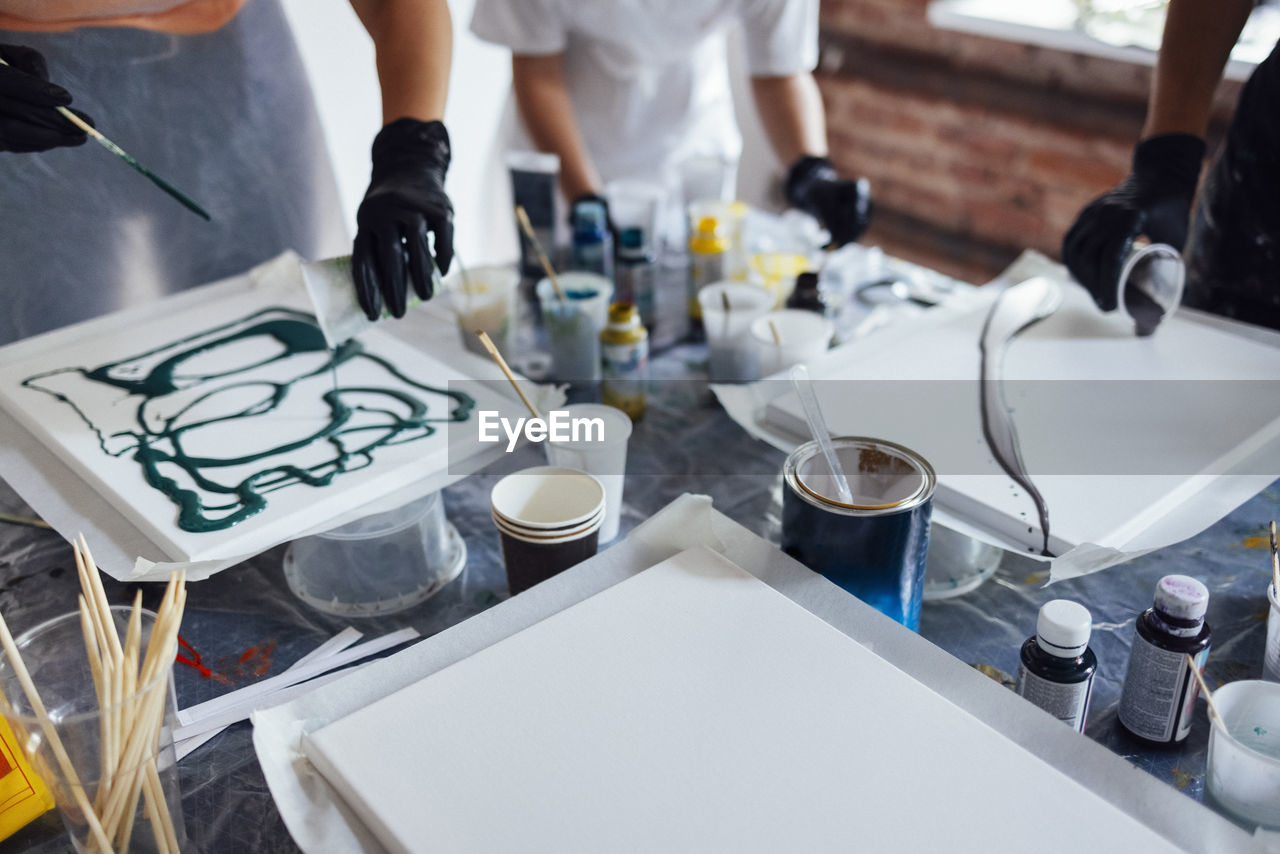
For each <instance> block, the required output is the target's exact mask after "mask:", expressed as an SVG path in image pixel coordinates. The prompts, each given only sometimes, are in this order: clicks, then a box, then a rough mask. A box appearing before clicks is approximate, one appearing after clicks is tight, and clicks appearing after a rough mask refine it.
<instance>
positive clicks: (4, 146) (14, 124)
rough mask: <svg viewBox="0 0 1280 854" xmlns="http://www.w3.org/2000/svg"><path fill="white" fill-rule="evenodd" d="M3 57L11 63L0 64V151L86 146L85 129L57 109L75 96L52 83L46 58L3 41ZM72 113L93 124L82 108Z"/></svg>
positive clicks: (1, 49)
mask: <svg viewBox="0 0 1280 854" xmlns="http://www.w3.org/2000/svg"><path fill="white" fill-rule="evenodd" d="M0 59H3V60H4V61H5V62H6V63H8V64H7V65H0V151H14V152H30V151H47V150H48V149H50V148H58V147H60V146H70V145H83V144H84V141H85V139H87V137H86V136H85V133H84V131H82V130H80V128H78V127H76V126H75V125H73V124H72V123H71V122H69V121H67V119H66V118H65V117H64V116H63V115H62V114H60V113H59V112H58V111H57V110H56V109H55V107H65V106H67V105H68V104H70V103H71V95H70V94H69V93H68V92H67V90H66V89H63V88H62V87H61V86H57V85H55V84H53V83H50V82H49V71H48V69H47V68H46V67H45V64H44V57H43V56H41V55H40V54H39V53H37V52H36V51H34V50H32V49H31V48H29V47H21V46H19V45H11V44H0ZM72 112H74V113H75V114H76V115H77V116H79V117H80V118H82V119H84V120H85V121H86V122H88V123H89V124H90V125H92V124H93V119H91V118H89V117H88V116H86V115H85V114H84V113H82V112H80V111H79V110H73V111H72Z"/></svg>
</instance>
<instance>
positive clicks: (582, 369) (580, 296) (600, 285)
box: [535, 272, 613, 383]
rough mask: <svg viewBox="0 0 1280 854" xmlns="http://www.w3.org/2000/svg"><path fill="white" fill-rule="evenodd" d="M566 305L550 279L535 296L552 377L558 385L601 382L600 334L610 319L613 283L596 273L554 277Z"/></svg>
mask: <svg viewBox="0 0 1280 854" xmlns="http://www.w3.org/2000/svg"><path fill="white" fill-rule="evenodd" d="M557 280H558V281H559V282H560V287H561V288H562V289H563V290H564V292H565V296H566V297H568V299H567V301H561V300H560V298H559V296H558V295H557V294H556V291H555V288H554V287H553V286H552V284H551V281H550V280H549V279H541V280H539V282H538V284H537V286H536V288H535V292H536V293H537V295H538V302H539V303H540V304H541V305H542V318H543V321H544V322H545V323H546V325H547V334H548V336H549V337H550V339H551V376H552V379H554V380H556V381H557V382H567V383H597V382H599V381H600V331H601V330H602V329H604V327H605V323H606V322H607V320H608V316H609V303H610V301H612V299H613V282H611V281H609V280H608V279H606V278H605V277H604V276H599V275H596V274H595V273H580V272H570V273H561V274H560V275H559V276H557Z"/></svg>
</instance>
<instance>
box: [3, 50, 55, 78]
mask: <svg viewBox="0 0 1280 854" xmlns="http://www.w3.org/2000/svg"><path fill="white" fill-rule="evenodd" d="M0 59H3V60H4V61H5V62H7V63H9V65H10V67H12V68H16V69H18V70H19V71H21V72H22V73H24V74H30V75H31V76H32V77H39V78H40V79H41V80H48V79H49V68H48V66H47V65H45V61H44V56H42V55H41V53H40V51H38V50H35V49H34V48H30V47H27V46H26V45H20V44H0ZM0 68H3V66H0Z"/></svg>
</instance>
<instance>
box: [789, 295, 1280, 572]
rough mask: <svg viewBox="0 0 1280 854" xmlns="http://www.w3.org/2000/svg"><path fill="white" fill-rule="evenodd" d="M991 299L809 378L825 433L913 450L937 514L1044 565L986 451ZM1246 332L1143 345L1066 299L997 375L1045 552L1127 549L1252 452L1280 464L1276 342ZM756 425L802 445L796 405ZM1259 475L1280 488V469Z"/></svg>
mask: <svg viewBox="0 0 1280 854" xmlns="http://www.w3.org/2000/svg"><path fill="white" fill-rule="evenodd" d="M997 293H998V291H997V290H996V289H995V288H994V287H993V288H991V289H990V290H989V291H988V292H985V293H980V294H979V297H978V300H977V301H976V303H970V304H966V305H965V307H964V308H962V309H959V310H952V309H947V308H941V309H936V310H933V311H930V312H927V313H925V316H923V317H922V318H921V319H920V321H919V322H918V323H917V324H915V325H914V326H912V327H910V328H903V329H894V330H890V331H888V332H886V333H885V334H882V335H876V336H872V337H870V338H867V339H863V340H861V341H855V342H853V343H851V344H848V345H845V346H843V347H840V348H839V349H837V350H834V351H832V352H831V353H830V354H828V356H827V357H825V358H824V359H823V360H820V361H818V362H815V363H813V364H811V365H810V366H809V368H810V374H811V376H813V377H814V379H815V380H816V381H817V382H816V389H817V393H818V397H819V399H820V401H821V405H822V409H823V412H824V414H825V415H826V418H827V422H828V425H829V427H830V429H831V432H832V433H833V434H834V435H857V436H872V437H876V438H881V439H888V440H890V441H894V442H898V443H900V444H903V445H906V446H907V447H909V448H911V449H913V450H915V451H917V452H918V453H920V454H921V455H922V456H923V457H924V458H925V459H926V460H929V461H930V462H931V463H932V464H933V465H934V468H935V469H936V470H937V472H938V491H937V494H936V501H937V502H938V503H939V504H941V505H942V506H945V507H946V508H947V509H948V510H949V511H951V512H952V513H955V514H956V515H959V516H961V517H963V518H965V519H967V520H969V521H972V522H973V523H975V524H977V525H979V526H980V527H983V528H984V529H986V530H990V531H992V532H994V533H997V534H1001V535H1003V536H1004V537H1007V538H1009V539H1012V540H1013V541H1014V542H1019V543H1022V544H1023V545H1024V547H1026V548H1027V549H1028V550H1035V551H1039V549H1040V546H1041V542H1042V540H1041V532H1040V527H1039V524H1038V522H1037V519H1036V513H1035V509H1034V505H1033V504H1032V502H1031V500H1030V499H1029V498H1028V497H1027V496H1025V495H1023V494H1022V491H1021V490H1020V489H1015V488H1014V484H1013V482H1012V481H1011V480H1010V479H1009V478H1008V477H1007V476H1006V475H1005V474H1004V473H1003V472H1002V471H1001V469H1000V468H999V466H998V465H997V463H996V461H995V459H994V458H993V457H992V456H991V454H990V452H989V450H988V448H987V445H986V442H985V441H984V440H983V437H982V424H981V416H980V410H979V405H978V385H977V378H978V376H979V367H980V356H979V351H978V340H979V336H980V332H981V330H982V325H983V322H984V320H985V319H986V316H987V313H988V310H989V309H990V306H991V303H992V302H993V301H994V299H995V297H996V294H997ZM1252 332H1253V330H1245V329H1244V328H1243V327H1242V325H1240V324H1233V323H1231V322H1229V321H1222V320H1220V319H1217V318H1207V317H1206V316H1203V315H1197V314H1196V313H1194V312H1185V311H1184V312H1178V313H1176V314H1175V315H1173V316H1172V317H1171V318H1169V319H1168V320H1166V321H1165V322H1164V323H1163V324H1162V325H1161V326H1160V328H1159V329H1158V330H1157V332H1156V334H1155V335H1153V336H1151V337H1148V338H1137V337H1135V336H1134V335H1133V332H1132V323H1131V322H1130V321H1128V319H1127V318H1126V317H1124V316H1123V315H1121V314H1112V315H1101V314H1099V313H1098V311H1097V310H1096V309H1095V308H1094V306H1093V304H1092V302H1091V301H1090V298H1089V296H1088V294H1087V293H1085V291H1084V290H1083V289H1082V288H1080V287H1077V286H1075V285H1071V284H1064V285H1063V304H1062V307H1061V308H1060V309H1059V310H1058V311H1057V312H1056V313H1055V314H1054V315H1053V316H1052V317H1050V318H1048V319H1046V320H1044V321H1043V322H1041V323H1040V324H1038V325H1036V326H1033V327H1031V328H1030V329H1028V330H1027V331H1025V332H1024V333H1023V334H1022V335H1021V336H1019V337H1018V338H1016V339H1015V340H1014V343H1013V344H1012V346H1011V347H1010V348H1009V350H1008V352H1007V354H1006V357H1005V363H1004V364H1005V376H1006V379H1007V380H1008V381H1009V382H1008V383H1007V388H1008V390H1009V403H1010V405H1011V406H1012V407H1013V410H1014V423H1015V425H1016V427H1017V430H1018V435H1019V438H1020V440H1021V445H1022V450H1023V456H1024V459H1025V461H1026V464H1027V468H1028V470H1029V471H1030V472H1031V474H1032V479H1033V481H1034V482H1035V484H1036V486H1037V487H1038V488H1039V490H1040V491H1041V493H1042V494H1043V495H1044V496H1045V498H1046V499H1047V502H1048V505H1049V509H1050V516H1051V525H1050V530H1051V533H1052V535H1053V536H1052V538H1051V542H1050V550H1051V551H1052V552H1053V553H1054V554H1062V553H1063V552H1065V551H1067V550H1068V549H1069V548H1071V547H1072V546H1075V545H1078V544H1081V543H1094V544H1097V545H1102V546H1109V547H1112V548H1117V549H1123V547H1124V546H1125V544H1126V543H1129V542H1130V541H1132V540H1133V539H1134V537H1136V536H1138V535H1140V534H1141V533H1142V532H1143V531H1145V530H1146V529H1147V528H1148V527H1149V526H1151V525H1152V524H1154V523H1155V522H1156V521H1158V520H1159V519H1160V518H1161V517H1163V516H1164V515H1165V514H1166V513H1168V512H1169V511H1170V509H1171V508H1173V507H1176V506H1179V505H1180V504H1182V503H1183V502H1187V501H1194V500H1195V498H1196V495H1197V493H1198V492H1200V490H1202V489H1204V488H1205V487H1206V486H1207V485H1208V484H1210V483H1211V482H1212V481H1213V479H1214V478H1216V477H1219V476H1221V475H1223V474H1224V473H1225V472H1229V471H1231V469H1232V466H1233V465H1234V464H1235V463H1237V462H1238V461H1240V460H1244V459H1245V458H1246V457H1249V455H1250V454H1253V453H1256V452H1259V451H1261V452H1262V455H1263V456H1264V457H1265V458H1266V460H1265V462H1264V463H1262V465H1270V466H1275V463H1276V459H1277V457H1278V456H1280V442H1278V441H1277V436H1278V435H1280V346H1277V344H1276V343H1275V342H1276V341H1280V336H1276V335H1275V334H1270V335H1260V336H1255V335H1252ZM764 420H765V421H767V422H768V423H770V424H773V425H774V426H776V427H780V428H783V429H785V430H788V431H791V432H795V433H798V434H800V435H804V434H805V433H807V427H806V426H805V421H804V414H803V411H802V410H801V408H800V404H799V401H798V400H797V398H796V396H795V395H794V394H793V393H788V394H786V395H783V396H780V397H779V398H778V399H776V400H775V401H774V402H773V403H771V404H769V405H768V407H767V408H766V410H765V412H764ZM1251 465H1258V463H1257V460H1256V458H1254V460H1253V461H1252V462H1251ZM1116 472H1119V473H1116ZM1241 473H1249V474H1262V473H1263V472H1260V471H1249V472H1241ZM1267 473H1269V474H1273V475H1275V476H1280V466H1277V467H1276V470H1275V471H1274V472H1267Z"/></svg>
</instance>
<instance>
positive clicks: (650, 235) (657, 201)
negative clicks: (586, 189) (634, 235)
mask: <svg viewBox="0 0 1280 854" xmlns="http://www.w3.org/2000/svg"><path fill="white" fill-rule="evenodd" d="M604 197H605V199H607V200H608V202H609V218H610V219H611V220H612V221H613V225H614V228H616V229H617V231H618V233H619V234H621V233H622V231H623V229H626V228H639V229H640V230H641V231H642V232H643V233H644V246H645V248H646V249H648V250H651V251H653V250H656V248H657V245H658V234H659V227H660V226H659V217H660V216H661V214H662V209H663V208H664V207H665V206H666V201H667V191H666V188H664V187H663V186H662V185H661V184H652V183H650V182H648V181H631V180H619V181H610V182H609V183H608V184H606V185H605V188H604Z"/></svg>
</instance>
